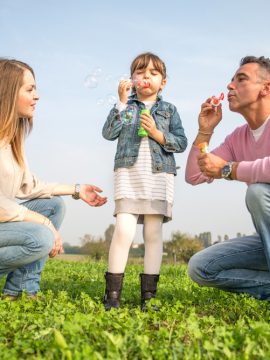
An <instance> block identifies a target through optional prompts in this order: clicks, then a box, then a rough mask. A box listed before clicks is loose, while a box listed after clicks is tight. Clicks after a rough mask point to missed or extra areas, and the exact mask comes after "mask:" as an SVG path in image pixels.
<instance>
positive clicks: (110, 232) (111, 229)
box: [104, 224, 115, 243]
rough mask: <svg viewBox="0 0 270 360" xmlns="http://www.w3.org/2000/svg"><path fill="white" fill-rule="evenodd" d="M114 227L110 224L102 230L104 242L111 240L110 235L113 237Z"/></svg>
mask: <svg viewBox="0 0 270 360" xmlns="http://www.w3.org/2000/svg"><path fill="white" fill-rule="evenodd" d="M114 229H115V226H114V225H113V224H110V225H109V226H108V227H107V229H106V230H105V232H104V237H105V241H106V242H109V243H110V242H111V241H112V237H113V233H114Z"/></svg>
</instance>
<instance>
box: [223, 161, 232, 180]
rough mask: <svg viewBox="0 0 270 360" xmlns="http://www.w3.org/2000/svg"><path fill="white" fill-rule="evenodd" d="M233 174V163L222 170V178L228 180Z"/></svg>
mask: <svg viewBox="0 0 270 360" xmlns="http://www.w3.org/2000/svg"><path fill="white" fill-rule="evenodd" d="M231 172H232V163H228V164H226V165H225V166H224V167H223V168H222V169H221V176H222V177H223V178H224V179H228V178H229V177H230V175H231Z"/></svg>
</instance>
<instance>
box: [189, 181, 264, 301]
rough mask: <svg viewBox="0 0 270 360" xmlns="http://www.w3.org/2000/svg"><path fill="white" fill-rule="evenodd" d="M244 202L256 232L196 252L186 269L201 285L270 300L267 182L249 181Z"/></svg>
mask: <svg viewBox="0 0 270 360" xmlns="http://www.w3.org/2000/svg"><path fill="white" fill-rule="evenodd" d="M246 205H247V208H248V210H249V212H250V214H251V217H252V220H253V223H254V225H255V228H256V231H257V234H256V235H252V236H245V237H241V238H236V239H231V240H228V241H225V242H223V243H219V244H216V245H213V246H210V247H209V248H207V249H205V250H202V251H200V252H198V253H197V254H195V255H194V256H193V257H192V258H191V259H190V261H189V265H188V273H189V276H190V277H191V279H192V280H194V281H196V282H197V283H198V284H200V285H203V286H211V287H217V288H220V289H223V290H226V291H231V292H238V293H248V294H250V295H251V296H254V297H255V298H257V299H265V300H268V301H270V272H269V269H270V184H261V183H260V184H259V183H258V184H252V185H250V186H249V187H248V189H247V193H246ZM221 216H222V215H221ZM224 218H225V217H224Z"/></svg>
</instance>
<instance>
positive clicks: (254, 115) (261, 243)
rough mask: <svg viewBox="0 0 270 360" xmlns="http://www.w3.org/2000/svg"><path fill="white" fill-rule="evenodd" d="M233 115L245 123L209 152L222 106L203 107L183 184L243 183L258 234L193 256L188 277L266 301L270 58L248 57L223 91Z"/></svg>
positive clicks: (269, 278)
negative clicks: (204, 146) (204, 148)
mask: <svg viewBox="0 0 270 360" xmlns="http://www.w3.org/2000/svg"><path fill="white" fill-rule="evenodd" d="M227 88H228V90H229V92H228V102H229V108H230V110H231V111H234V112H238V113H239V114H241V115H242V116H243V117H244V118H245V120H246V124H245V125H243V126H241V127H238V128H237V129H235V130H234V131H233V132H232V133H231V134H230V135H228V136H227V137H226V138H225V140H224V142H223V143H222V144H221V145H220V146H219V147H217V148H216V149H215V150H214V151H212V152H211V153H200V151H199V149H198V147H197V145H198V144H200V143H202V142H207V143H209V141H210V139H211V136H212V134H213V132H214V129H215V127H216V126H217V125H218V124H219V122H220V121H221V118H222V110H221V105H219V106H218V107H217V108H216V107H215V108H214V107H213V106H212V105H211V99H208V100H207V101H206V102H205V103H203V104H202V107H201V112H200V114H199V131H198V135H197V137H196V139H195V141H194V143H193V146H192V148H191V151H190V154H189V157H188V161H187V168H186V181H187V182H188V183H190V184H192V185H197V184H200V183H203V182H208V183H210V182H212V181H213V180H214V179H226V180H236V181H243V182H246V183H247V185H248V188H247V193H246V205H247V208H248V210H249V212H250V214H251V217H252V220H253V223H254V226H255V228H256V231H257V234H256V235H252V236H246V237H242V238H237V239H232V240H228V241H225V242H223V243H220V244H216V245H213V246H211V247H209V248H207V249H205V250H203V251H200V252H198V253H197V254H195V255H194V256H193V257H192V258H191V259H190V262H189V266H188V272H189V276H190V277H191V278H192V279H193V280H194V281H196V282H197V283H198V284H200V285H205V286H211V287H217V288H220V289H223V290H226V291H232V292H238V293H248V294H250V295H252V296H254V297H256V298H257V299H265V300H268V301H270V271H269V269H270V59H269V58H265V57H263V56H262V57H259V58H257V57H254V56H247V57H245V58H243V59H242V60H241V62H240V67H239V69H238V70H237V71H236V73H235V75H234V76H233V78H232V80H231V82H230V83H229V84H228V86H227Z"/></svg>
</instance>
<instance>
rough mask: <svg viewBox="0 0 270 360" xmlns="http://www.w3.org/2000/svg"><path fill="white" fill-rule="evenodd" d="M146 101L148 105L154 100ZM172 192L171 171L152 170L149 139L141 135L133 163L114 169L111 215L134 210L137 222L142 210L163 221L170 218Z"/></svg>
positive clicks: (140, 218) (140, 220)
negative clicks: (112, 209)
mask: <svg viewBox="0 0 270 360" xmlns="http://www.w3.org/2000/svg"><path fill="white" fill-rule="evenodd" d="M145 105H146V107H148V108H149V107H151V106H152V105H153V103H151V104H149V103H148V104H147V103H145ZM173 195H174V174H168V173H166V172H162V173H153V172H152V158H151V151H150V146H149V139H148V136H146V137H143V138H142V139H141V144H140V148H139V153H138V158H137V161H136V162H135V164H134V165H133V166H131V167H129V168H118V169H116V170H115V172H114V200H115V211H114V215H117V214H118V213H129V214H137V215H140V216H139V220H138V223H143V215H144V214H158V215H163V216H164V220H163V221H164V222H167V221H170V220H171V219H172V205H173Z"/></svg>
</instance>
